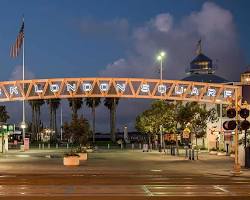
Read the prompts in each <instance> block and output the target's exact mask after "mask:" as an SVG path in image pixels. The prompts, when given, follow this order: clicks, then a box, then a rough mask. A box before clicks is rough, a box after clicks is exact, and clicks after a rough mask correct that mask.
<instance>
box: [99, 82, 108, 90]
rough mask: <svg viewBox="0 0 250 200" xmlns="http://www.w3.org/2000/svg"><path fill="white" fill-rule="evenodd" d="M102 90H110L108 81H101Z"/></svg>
mask: <svg viewBox="0 0 250 200" xmlns="http://www.w3.org/2000/svg"><path fill="white" fill-rule="evenodd" d="M100 90H101V91H102V92H105V91H108V90H109V85H108V84H107V83H101V85H100Z"/></svg>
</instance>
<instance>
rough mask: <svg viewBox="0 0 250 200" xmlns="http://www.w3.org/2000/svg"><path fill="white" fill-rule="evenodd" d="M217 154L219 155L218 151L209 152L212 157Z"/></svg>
mask: <svg viewBox="0 0 250 200" xmlns="http://www.w3.org/2000/svg"><path fill="white" fill-rule="evenodd" d="M217 153H218V152H217V151H210V152H209V154H210V155H217Z"/></svg>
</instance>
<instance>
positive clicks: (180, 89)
mask: <svg viewBox="0 0 250 200" xmlns="http://www.w3.org/2000/svg"><path fill="white" fill-rule="evenodd" d="M183 91H184V88H183V87H182V86H181V87H178V86H175V94H183Z"/></svg>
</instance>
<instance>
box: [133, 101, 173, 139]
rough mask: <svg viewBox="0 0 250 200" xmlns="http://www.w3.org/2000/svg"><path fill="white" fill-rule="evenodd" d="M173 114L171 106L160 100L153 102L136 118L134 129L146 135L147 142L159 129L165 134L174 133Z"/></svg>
mask: <svg viewBox="0 0 250 200" xmlns="http://www.w3.org/2000/svg"><path fill="white" fill-rule="evenodd" d="M173 113H174V110H173V105H172V104H170V103H168V102H165V101H162V100H157V101H154V102H153V103H152V104H151V107H150V108H149V109H147V110H145V111H144V112H143V113H142V114H140V115H139V116H137V118H136V123H135V128H136V129H137V130H138V131H139V132H141V133H146V134H148V137H149V140H150V138H151V137H154V136H155V135H156V134H158V133H159V132H160V131H161V130H160V127H162V129H163V131H165V132H170V133H171V132H174V131H175V124H174V120H173V117H174V115H173Z"/></svg>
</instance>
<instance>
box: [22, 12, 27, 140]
mask: <svg viewBox="0 0 250 200" xmlns="http://www.w3.org/2000/svg"><path fill="white" fill-rule="evenodd" d="M23 22H24V17H23ZM24 40H25V39H24V36H23V91H24V79H25V74H24V65H25V62H24V61H25V60H24V49H25V48H24V44H25V43H24ZM25 128H26V123H25V101H24V97H23V142H24V138H25Z"/></svg>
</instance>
